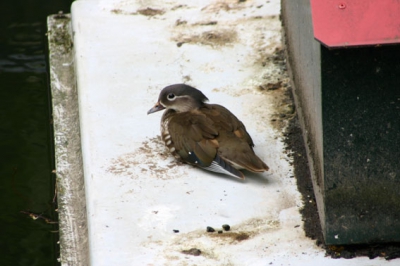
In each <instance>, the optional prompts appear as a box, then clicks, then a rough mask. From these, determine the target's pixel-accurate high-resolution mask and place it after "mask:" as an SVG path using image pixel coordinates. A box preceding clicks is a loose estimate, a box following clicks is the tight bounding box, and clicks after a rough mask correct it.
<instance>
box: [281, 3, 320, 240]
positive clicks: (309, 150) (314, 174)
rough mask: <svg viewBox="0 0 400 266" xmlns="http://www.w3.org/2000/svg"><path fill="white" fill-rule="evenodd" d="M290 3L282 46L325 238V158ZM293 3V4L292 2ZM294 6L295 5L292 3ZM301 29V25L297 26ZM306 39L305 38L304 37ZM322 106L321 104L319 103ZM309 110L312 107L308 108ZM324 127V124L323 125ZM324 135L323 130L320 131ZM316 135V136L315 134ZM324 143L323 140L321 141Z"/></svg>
mask: <svg viewBox="0 0 400 266" xmlns="http://www.w3.org/2000/svg"><path fill="white" fill-rule="evenodd" d="M289 2H290V1H288V0H281V21H282V24H283V25H282V29H283V31H282V44H283V47H284V49H283V50H284V51H285V58H287V61H286V66H287V69H288V74H289V77H290V84H291V86H292V88H293V98H294V102H295V106H296V112H297V115H298V119H299V123H300V127H301V129H302V134H303V140H304V143H305V149H306V154H307V160H308V164H309V169H310V174H311V180H312V183H313V190H314V195H315V199H316V201H317V207H318V214H319V218H320V223H321V228H322V233H323V235H324V237H325V231H324V230H325V205H324V199H323V195H324V194H323V193H324V192H323V189H322V188H323V187H324V183H323V158H322V152H321V151H319V150H318V147H317V146H318V144H316V140H315V139H316V136H315V132H313V130H312V128H311V123H312V122H311V121H309V120H310V116H309V115H307V110H306V109H307V106H306V105H307V102H306V101H305V99H304V97H305V95H303V93H302V90H304V86H305V85H304V84H301V83H302V80H301V79H300V78H299V76H300V75H301V74H300V71H299V68H300V67H301V66H300V64H299V60H300V59H299V56H298V54H296V51H295V49H294V47H293V46H294V45H299V43H298V42H299V41H298V40H297V41H296V43H295V42H294V41H293V38H300V34H298V35H297V36H295V37H293V36H292V38H290V36H288V33H290V29H289V24H290V22H292V21H288V20H289V19H288V16H289V14H288V13H290V12H289V11H288V10H287V5H288V3H289ZM290 3H292V2H290ZM292 4H293V3H292ZM296 4H298V5H301V2H296ZM296 26H297V27H299V25H296ZM296 30H298V28H296V29H292V31H296ZM303 38H304V36H303ZM305 71H309V72H310V71H312V70H309V69H307V70H305ZM319 104H320V103H319ZM308 109H310V107H309V106H308ZM308 111H309V110H308ZM320 126H321V127H322V122H321V125H320ZM320 130H321V133H320V134H322V128H321V129H320ZM313 133H314V134H313ZM321 142H322V139H321ZM319 145H320V147H322V143H320V144H319Z"/></svg>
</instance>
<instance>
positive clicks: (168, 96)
mask: <svg viewBox="0 0 400 266" xmlns="http://www.w3.org/2000/svg"><path fill="white" fill-rule="evenodd" d="M167 99H168V100H169V101H174V100H175V99H176V96H175V94H173V93H170V94H168V95H167Z"/></svg>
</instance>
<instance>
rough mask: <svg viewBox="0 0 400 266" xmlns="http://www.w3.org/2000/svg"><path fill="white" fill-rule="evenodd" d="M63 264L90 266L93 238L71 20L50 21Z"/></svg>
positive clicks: (58, 17)
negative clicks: (87, 199) (81, 136)
mask: <svg viewBox="0 0 400 266" xmlns="http://www.w3.org/2000/svg"><path fill="white" fill-rule="evenodd" d="M47 27H48V42H49V61H50V84H51V95H52V108H53V126H54V143H55V161H56V176H57V178H56V187H57V188H56V189H57V198H58V213H59V232H60V262H61V265H89V264H90V259H89V258H90V257H89V241H88V240H89V239H88V225H87V214H86V198H85V185H84V176H83V162H82V151H81V138H80V125H79V105H78V92H77V85H76V77H75V66H74V52H73V40H72V26H71V17H70V15H66V14H58V15H51V16H49V17H48V19H47Z"/></svg>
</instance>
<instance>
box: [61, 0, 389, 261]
mask: <svg viewBox="0 0 400 266" xmlns="http://www.w3.org/2000/svg"><path fill="white" fill-rule="evenodd" d="M279 11H280V5H279V1H251V2H250V1H246V2H240V1H239V2H237V1H208V2H197V1H189V2H188V1H185V2H177V1H176V2H175V1H174V2H168V3H165V2H163V1H160V2H158V1H152V2H142V1H137V2H136V1H95V0H82V1H77V2H75V3H74V5H73V8H72V26H73V27H72V28H73V32H74V35H73V36H74V38H73V47H74V53H75V66H76V78H77V85H78V93H79V95H78V96H79V111H80V128H81V137H82V138H81V141H82V154H83V166H84V176H85V177H84V178H85V190H86V195H85V196H86V206H87V217H88V219H87V225H88V228H89V247H90V248H89V253H90V255H89V256H90V262H91V264H92V265H195V264H197V265H270V264H279V265H321V264H325V265H359V264H363V265H382V264H383V263H390V262H385V261H384V260H383V259H375V260H372V261H370V260H369V259H368V258H357V259H354V260H349V261H347V260H346V261H344V260H332V259H330V258H327V257H325V252H324V250H322V249H321V248H319V247H317V246H316V245H315V243H314V241H313V240H311V239H309V238H307V237H306V236H305V234H304V231H303V228H302V224H303V223H302V221H301V219H302V218H301V216H300V213H299V210H300V209H301V208H302V206H303V201H302V199H301V196H300V194H299V192H298V191H297V188H296V179H295V178H294V175H293V166H292V165H291V164H292V156H291V155H290V153H291V151H290V149H289V150H288V149H287V148H285V144H284V136H283V132H284V131H285V128H286V126H287V124H288V122H289V120H290V119H293V117H294V113H293V110H294V108H293V103H292V102H291V100H290V98H288V97H287V95H288V94H287V93H288V77H287V75H286V72H285V68H284V67H283V66H284V64H282V61H281V60H277V58H279V54H281V53H282V52H281V50H282V46H281V39H280V38H281V25H280V21H279ZM178 82H186V83H188V84H191V85H193V86H195V87H197V88H198V89H200V90H202V91H203V92H204V93H205V94H206V95H207V96H208V98H209V99H210V101H211V102H212V103H219V104H223V105H224V106H226V107H227V108H228V109H230V110H232V111H233V112H234V113H235V114H236V115H237V116H238V117H239V118H240V119H241V120H242V121H243V122H244V123H245V125H246V127H247V129H248V131H249V132H250V134H251V135H252V137H253V140H254V142H255V144H256V148H255V151H256V153H257V154H259V155H260V157H261V158H262V159H263V160H265V161H266V163H267V164H268V165H269V166H270V168H271V171H270V172H268V173H264V174H260V175H258V174H252V173H248V172H247V173H245V175H246V178H247V179H246V181H244V182H242V181H238V180H236V179H232V178H230V177H225V176H220V175H215V174H213V173H209V172H204V171H202V170H201V169H197V168H194V167H191V166H188V165H183V164H180V163H177V162H176V161H175V160H174V158H173V157H172V156H170V155H169V153H168V152H167V151H166V149H165V147H164V145H163V143H162V142H161V140H160V137H159V134H160V133H159V120H160V116H161V114H160V115H159V116H157V115H156V114H153V115H151V116H147V115H146V112H147V110H148V109H149V108H150V107H152V105H153V104H154V103H155V101H156V100H157V96H158V93H159V91H160V90H161V89H162V88H163V87H164V86H166V85H169V84H172V83H178ZM70 193H71V194H73V193H75V191H70ZM81 200H82V201H83V200H84V199H81ZM222 224H229V225H230V226H231V231H229V232H224V233H222V234H218V233H208V232H206V227H207V226H212V227H214V228H216V229H217V228H220V227H221V226H222ZM177 230H178V231H179V232H177ZM190 250H200V251H201V253H200V255H199V256H194V255H193V254H199V252H195V253H191V252H189V251H190ZM68 256H74V254H73V253H68V251H67V252H65V251H63V250H62V256H61V261H62V263H63V265H68V263H67V261H66V258H67V257H68Z"/></svg>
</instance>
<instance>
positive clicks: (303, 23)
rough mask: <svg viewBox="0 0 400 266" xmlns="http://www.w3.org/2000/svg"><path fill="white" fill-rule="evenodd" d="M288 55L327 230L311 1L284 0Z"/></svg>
mask: <svg viewBox="0 0 400 266" xmlns="http://www.w3.org/2000/svg"><path fill="white" fill-rule="evenodd" d="M281 6H282V21H283V24H284V30H285V47H286V48H285V51H286V55H287V58H288V61H289V72H290V76H291V79H292V86H293V88H294V90H293V92H294V98H295V102H296V109H297V114H298V116H299V120H300V123H301V126H302V128H303V135H304V142H305V143H306V150H307V155H308V161H309V164H310V172H311V175H312V180H313V185H314V193H315V196H316V200H317V205H318V211H319V215H320V219H321V225H322V228H323V231H324V228H325V211H324V202H323V197H324V195H323V193H324V189H323V188H324V175H323V173H324V169H323V149H322V147H323V139H322V109H321V108H322V107H321V62H320V58H321V55H320V49H321V45H320V43H319V42H317V41H316V40H315V39H314V34H313V28H312V17H311V9H310V1H309V0H296V1H294V0H282V1H281Z"/></svg>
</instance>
